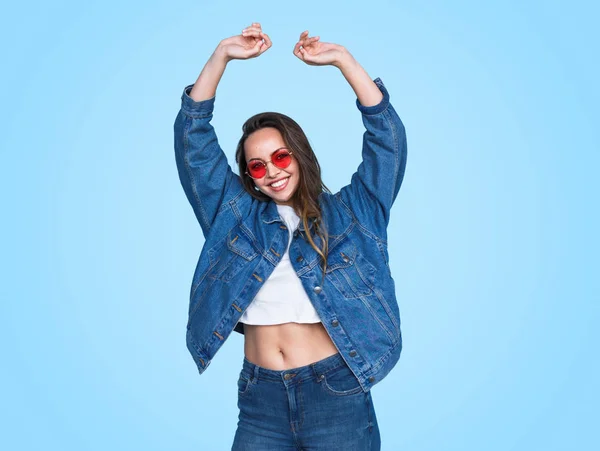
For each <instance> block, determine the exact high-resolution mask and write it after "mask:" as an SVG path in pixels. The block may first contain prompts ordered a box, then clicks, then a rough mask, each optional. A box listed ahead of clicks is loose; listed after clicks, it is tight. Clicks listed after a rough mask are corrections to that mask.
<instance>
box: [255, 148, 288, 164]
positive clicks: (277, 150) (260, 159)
mask: <svg viewBox="0 0 600 451" xmlns="http://www.w3.org/2000/svg"><path fill="white" fill-rule="evenodd" d="M281 149H288V150H289V148H288V146H281V147H279V148H278V149H275V150H274V151H273V152H271V153H270V154H269V155H273V154H274V153H275V152H277V151H278V150H281ZM254 160H260V161H265V160H263V159H262V158H258V157H257V158H250V159H249V160H248V161H246V164H247V163H249V162H250V161H254Z"/></svg>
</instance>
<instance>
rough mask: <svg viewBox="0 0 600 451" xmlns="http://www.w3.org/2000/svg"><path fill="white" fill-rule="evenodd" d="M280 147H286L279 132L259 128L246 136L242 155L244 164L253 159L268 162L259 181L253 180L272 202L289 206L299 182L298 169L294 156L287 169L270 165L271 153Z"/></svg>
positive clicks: (245, 175) (273, 129) (270, 128)
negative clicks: (265, 171)
mask: <svg viewBox="0 0 600 451" xmlns="http://www.w3.org/2000/svg"><path fill="white" fill-rule="evenodd" d="M281 147H286V145H285V142H284V141H283V137H282V136H281V133H279V130H277V129H276V128H272V127H267V128H261V129H260V130H257V131H255V132H254V133H252V134H251V135H250V136H248V138H247V139H246V141H245V143H244V153H245V156H246V164H248V163H251V160H252V159H253V158H258V159H261V160H263V161H265V162H268V163H267V173H266V174H265V176H264V177H263V178H261V179H253V181H254V184H255V185H256V186H257V187H258V189H259V190H260V191H262V192H263V193H265V194H266V195H267V196H269V197H270V198H271V199H273V201H274V202H276V203H278V204H281V205H290V206H291V201H290V199H291V198H292V195H293V194H294V193H295V192H296V189H297V188H298V184H299V182H300V181H299V176H300V168H299V167H298V162H297V161H296V159H295V158H294V155H292V162H291V163H290V165H289V166H288V167H287V168H284V169H282V168H278V167H277V166H275V165H274V164H272V163H270V161H271V157H272V154H273V152H274V151H275V150H277V149H280V148H281ZM289 150H291V149H289ZM244 177H248V175H247V174H244Z"/></svg>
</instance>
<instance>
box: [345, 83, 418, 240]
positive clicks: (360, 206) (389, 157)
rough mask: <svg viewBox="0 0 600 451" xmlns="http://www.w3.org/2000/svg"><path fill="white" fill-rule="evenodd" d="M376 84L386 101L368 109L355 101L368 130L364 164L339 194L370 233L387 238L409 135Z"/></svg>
mask: <svg viewBox="0 0 600 451" xmlns="http://www.w3.org/2000/svg"><path fill="white" fill-rule="evenodd" d="M373 81H374V82H375V84H376V85H377V86H378V87H379V89H380V90H381V92H382V94H383V99H382V100H381V102H380V103H378V104H377V105H373V106H368V107H367V106H364V105H361V103H360V102H359V101H358V99H356V106H357V107H358V109H359V111H360V112H361V113H362V121H363V124H364V126H365V129H366V130H365V132H364V134H363V146H362V162H361V163H360V165H359V166H358V169H357V171H356V172H355V173H354V174H353V175H352V179H351V181H350V184H349V185H347V186H345V187H343V188H342V189H341V190H340V195H341V198H342V200H343V202H344V203H345V204H346V205H347V206H348V207H349V208H350V210H351V211H352V212H353V213H354V215H355V216H356V218H357V220H358V221H359V222H360V223H361V224H362V225H363V226H364V227H366V228H367V230H369V231H370V232H371V233H374V234H375V235H376V236H378V237H379V238H382V239H385V237H386V229H387V225H388V223H389V219H390V210H391V208H392V204H393V203H394V200H395V199H396V196H397V195H398V191H399V190H400V185H401V184H402V179H403V178H404V169H405V167H406V155H407V150H406V134H405V131H404V125H403V124H402V121H401V120H400V118H399V117H398V114H396V111H395V110H394V108H393V107H392V105H391V103H390V96H389V93H388V91H387V89H386V88H385V86H384V85H383V82H382V81H381V79H379V78H376V79H375V80H373Z"/></svg>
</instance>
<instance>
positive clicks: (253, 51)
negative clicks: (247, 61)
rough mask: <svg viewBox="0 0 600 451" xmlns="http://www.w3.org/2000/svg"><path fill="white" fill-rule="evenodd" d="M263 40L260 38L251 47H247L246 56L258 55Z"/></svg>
mask: <svg viewBox="0 0 600 451" xmlns="http://www.w3.org/2000/svg"><path fill="white" fill-rule="evenodd" d="M263 44H264V42H263V41H262V40H258V41H256V44H254V47H252V48H251V49H248V51H247V53H246V54H247V56H248V57H253V56H258V55H260V53H261V52H260V48H261V47H262V46H263Z"/></svg>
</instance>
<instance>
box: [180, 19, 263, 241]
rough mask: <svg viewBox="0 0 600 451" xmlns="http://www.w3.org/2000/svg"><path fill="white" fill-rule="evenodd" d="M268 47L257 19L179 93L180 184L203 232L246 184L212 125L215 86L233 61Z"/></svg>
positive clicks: (227, 41)
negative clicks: (230, 164) (232, 167)
mask: <svg viewBox="0 0 600 451" xmlns="http://www.w3.org/2000/svg"><path fill="white" fill-rule="evenodd" d="M270 47H271V40H270V39H269V37H268V36H267V35H266V34H265V33H263V32H262V29H261V27H260V24H258V23H254V24H252V25H251V26H250V27H248V28H246V29H244V31H243V32H242V34H241V35H239V36H232V37H230V38H227V39H224V40H223V41H221V42H220V43H219V45H218V46H217V48H216V50H215V51H214V53H213V54H212V56H211V57H210V58H209V60H208V62H207V63H206V65H205V66H204V68H203V69H202V72H201V73H200V75H199V76H198V79H197V80H196V83H194V84H193V85H189V86H186V87H185V88H184V91H183V94H182V96H181V109H180V110H179V113H178V114H177V117H176V119H175V123H174V125H173V129H174V137H175V160H176V163H177V170H178V172H179V179H180V181H181V185H182V186H183V190H184V191H185V194H186V196H187V198H188V200H189V202H190V204H191V205H192V208H193V210H194V213H195V214H196V218H197V219H198V222H199V223H200V226H201V227H202V231H203V233H204V235H205V236H206V234H207V233H208V231H209V230H210V228H211V226H212V225H213V223H214V220H215V217H216V215H217V212H218V210H219V208H220V206H221V205H222V204H223V203H224V202H227V200H228V199H229V198H231V197H233V196H235V195H236V194H237V193H239V191H240V190H242V189H243V188H242V185H241V183H240V180H239V176H237V175H236V174H234V173H233V171H232V170H231V167H230V166H229V164H228V162H227V158H226V156H225V154H224V153H223V150H222V149H221V147H220V146H219V142H218V139H217V135H216V133H215V130H214V128H213V126H212V125H211V124H210V121H211V120H212V117H213V108H214V103H215V95H216V91H217V86H218V84H219V81H220V80H221V77H222V75H223V72H224V71H225V68H226V67H227V64H228V63H229V62H230V61H231V60H233V59H248V58H254V57H256V56H259V55H261V54H262V53H264V52H265V51H266V50H268V49H269V48H270Z"/></svg>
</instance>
